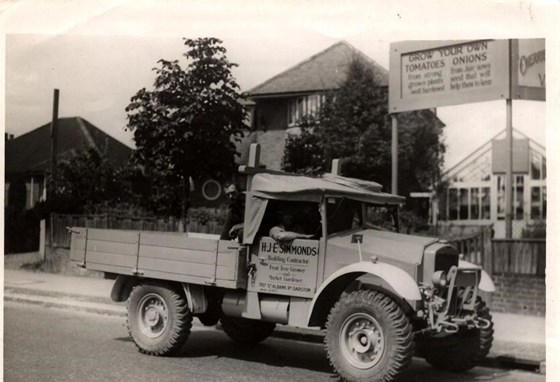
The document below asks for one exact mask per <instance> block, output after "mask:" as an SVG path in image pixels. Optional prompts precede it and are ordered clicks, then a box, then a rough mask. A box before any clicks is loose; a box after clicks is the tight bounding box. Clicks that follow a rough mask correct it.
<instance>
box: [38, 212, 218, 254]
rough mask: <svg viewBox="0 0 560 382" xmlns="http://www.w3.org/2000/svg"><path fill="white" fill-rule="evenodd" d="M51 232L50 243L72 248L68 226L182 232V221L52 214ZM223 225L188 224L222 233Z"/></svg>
mask: <svg viewBox="0 0 560 382" xmlns="http://www.w3.org/2000/svg"><path fill="white" fill-rule="evenodd" d="M49 223H50V227H49V233H48V235H47V238H48V241H49V243H48V244H49V245H51V246H56V247H63V248H70V239H71V234H70V232H68V230H67V229H66V227H88V228H108V229H124V230H135V231H162V232H180V231H181V224H180V223H181V222H180V219H176V218H165V219H164V218H147V217H130V216H115V215H110V214H100V215H59V214H52V215H51V219H50V222H49ZM221 229H222V226H221V224H218V223H217V222H215V221H208V222H207V223H206V224H200V223H199V222H197V221H195V220H191V221H189V222H188V224H187V231H189V232H199V233H213V234H219V233H221Z"/></svg>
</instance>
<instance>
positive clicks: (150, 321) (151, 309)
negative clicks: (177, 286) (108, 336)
mask: <svg viewBox="0 0 560 382" xmlns="http://www.w3.org/2000/svg"><path fill="white" fill-rule="evenodd" d="M127 310H128V316H127V321H126V323H127V327H128V332H129V333H130V336H131V337H132V339H133V340H134V343H135V344H136V346H137V347H138V349H139V350H140V352H142V353H145V354H150V355H158V356H166V355H173V354H176V353H177V352H178V351H179V350H180V349H181V347H182V346H183V344H184V343H185V342H186V341H187V338H188V336H189V334H190V332H191V327H192V314H191V312H190V310H189V307H188V305H187V302H186V300H185V298H184V297H183V296H182V295H181V294H180V293H179V292H178V291H175V290H173V289H172V288H170V287H167V286H165V285H151V284H144V285H139V286H136V287H135V288H134V289H133V290H132V293H131V294H130V298H129V299H128V303H127Z"/></svg>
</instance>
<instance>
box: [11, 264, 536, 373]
mask: <svg viewBox="0 0 560 382" xmlns="http://www.w3.org/2000/svg"><path fill="white" fill-rule="evenodd" d="M112 286H113V280H107V279H103V278H100V277H81V276H69V275H63V274H53V273H45V272H36V271H29V270H15V269H5V270H4V301H15V302H21V303H28V304H36V305H42V306H46V307H54V308H61V309H70V310H77V311H83V312H90V313H97V314H105V315H112V316H122V317H125V316H126V307H125V304H124V303H115V302H113V301H112V300H111V299H110V293H111V289H112ZM492 316H493V321H494V330H495V332H494V343H493V346H492V349H491V351H490V354H489V356H488V357H487V358H486V359H485V360H484V363H483V366H489V367H498V368H504V369H522V370H529V371H535V372H540V373H542V374H544V373H545V372H546V341H545V339H546V336H545V318H544V317H536V316H528V315H519V314H508V313H498V312H492ZM195 321H196V322H194V323H193V324H194V325H202V324H200V323H198V320H195ZM273 336H275V337H277V338H285V339H292V340H300V341H307V342H316V343H322V342H323V337H324V333H323V332H321V331H318V330H311V329H297V328H290V327H287V326H283V325H280V326H278V327H277V329H276V331H275V332H274V334H273Z"/></svg>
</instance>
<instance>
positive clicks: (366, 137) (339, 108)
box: [283, 57, 445, 195]
mask: <svg viewBox="0 0 560 382" xmlns="http://www.w3.org/2000/svg"><path fill="white" fill-rule="evenodd" d="M387 100H388V93H387V88H386V87H383V86H380V84H379V81H378V79H377V77H376V74H375V72H374V71H373V68H372V66H371V65H370V64H369V63H368V62H366V61H365V60H364V59H363V58H360V57H355V58H354V59H353V60H352V61H351V63H350V65H349V67H348V72H347V76H346V79H345V81H344V82H343V83H342V84H341V86H340V87H339V88H338V89H336V90H334V91H332V92H330V93H329V94H327V95H326V102H325V103H324V104H323V106H322V107H321V110H320V112H319V115H318V120H317V121H315V123H314V127H313V128H310V127H309V122H308V119H304V120H302V121H301V122H300V124H299V126H300V127H301V128H302V134H301V135H299V136H293V137H290V138H289V139H288V142H287V145H286V149H285V152H284V164H283V167H284V169H286V170H290V171H296V172H298V171H303V172H308V173H309V172H313V173H316V174H318V173H322V172H327V171H330V166H331V161H332V159H334V158H340V159H341V163H342V175H345V176H349V177H356V178H362V179H367V180H374V181H376V182H379V183H381V184H383V185H384V186H385V189H386V190H387V186H388V185H390V184H391V126H390V123H389V118H388V109H387ZM398 119H399V193H400V194H401V195H408V194H409V192H410V191H420V190H428V189H430V188H431V187H434V186H435V184H436V183H437V181H438V179H439V177H440V175H441V169H442V165H443V154H444V152H445V146H444V144H443V143H442V140H441V137H442V133H443V131H442V125H441V123H440V122H438V121H437V119H436V117H435V115H434V114H433V113H432V112H430V111H427V110H422V111H416V112H410V113H400V114H399V116H398ZM302 149H307V150H309V152H310V153H313V154H312V155H302V154H301V153H300V152H299V151H301V150H302Z"/></svg>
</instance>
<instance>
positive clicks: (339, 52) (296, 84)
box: [247, 41, 389, 97]
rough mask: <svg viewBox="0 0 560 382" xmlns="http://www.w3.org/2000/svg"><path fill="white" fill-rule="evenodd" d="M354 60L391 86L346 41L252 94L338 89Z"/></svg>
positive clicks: (384, 75) (385, 75)
mask: <svg viewBox="0 0 560 382" xmlns="http://www.w3.org/2000/svg"><path fill="white" fill-rule="evenodd" d="M354 57H358V58H359V59H362V60H364V61H365V62H367V63H368V64H370V65H371V66H372V67H373V69H374V72H375V73H376V75H377V76H378V80H379V82H380V84H381V85H382V86H387V84H388V83H389V72H388V71H387V69H385V68H383V67H382V66H380V65H379V64H377V63H376V62H375V61H373V60H372V59H371V58H369V57H368V56H366V55H365V54H363V53H362V52H360V51H359V50H358V49H356V48H354V47H353V46H352V45H350V44H349V43H347V42H345V41H341V42H338V43H336V44H334V45H332V46H331V47H329V48H327V49H325V50H323V51H322V52H319V53H317V54H316V55H314V56H312V57H310V58H308V59H307V60H305V61H303V62H301V63H299V64H297V65H296V66H294V67H292V68H290V69H288V70H286V71H284V72H282V73H280V74H278V75H276V76H274V77H272V78H270V79H269V80H267V81H265V82H263V83H262V84H260V85H258V86H256V87H254V88H253V89H251V90H249V91H248V92H247V94H248V95H249V97H251V96H256V97H258V96H265V95H272V94H283V93H298V92H308V91H320V90H329V89H336V88H338V87H339V86H340V84H341V83H342V82H343V81H344V80H345V78H346V68H347V67H348V65H349V64H350V62H351V61H352V59H353V58H354Z"/></svg>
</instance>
